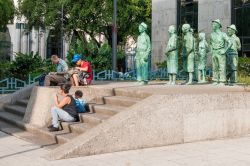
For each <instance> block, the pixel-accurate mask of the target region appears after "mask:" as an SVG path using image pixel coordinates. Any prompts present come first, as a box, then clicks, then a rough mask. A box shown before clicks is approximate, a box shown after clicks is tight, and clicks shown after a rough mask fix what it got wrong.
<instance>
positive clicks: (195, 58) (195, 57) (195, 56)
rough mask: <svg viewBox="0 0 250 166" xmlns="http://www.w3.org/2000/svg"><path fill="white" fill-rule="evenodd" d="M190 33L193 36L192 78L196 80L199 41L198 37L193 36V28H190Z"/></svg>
mask: <svg viewBox="0 0 250 166" xmlns="http://www.w3.org/2000/svg"><path fill="white" fill-rule="evenodd" d="M190 30H191V33H192V35H193V37H194V78H193V80H195V81H198V73H199V70H198V65H199V53H198V52H199V41H198V38H196V37H195V36H194V29H193V28H191V29H190Z"/></svg>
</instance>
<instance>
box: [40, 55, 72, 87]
mask: <svg viewBox="0 0 250 166" xmlns="http://www.w3.org/2000/svg"><path fill="white" fill-rule="evenodd" d="M51 61H52V63H53V64H55V65H56V72H50V73H49V74H48V75H47V76H46V77H45V81H44V86H51V85H59V84H61V83H65V82H67V79H68V74H67V72H68V69H69V68H68V65H67V63H66V62H65V61H64V60H62V59H61V58H59V57H58V55H52V56H51Z"/></svg>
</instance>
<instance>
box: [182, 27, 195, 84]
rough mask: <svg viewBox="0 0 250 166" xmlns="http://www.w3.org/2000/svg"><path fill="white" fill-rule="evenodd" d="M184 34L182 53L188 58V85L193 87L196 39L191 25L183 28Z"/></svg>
mask: <svg viewBox="0 0 250 166" xmlns="http://www.w3.org/2000/svg"><path fill="white" fill-rule="evenodd" d="M182 32H183V34H184V37H183V48H182V51H183V56H186V57H187V72H188V82H187V83H186V84H187V85H191V84H193V77H194V44H195V43H194V37H193V34H192V32H191V27H190V25H189V24H184V25H183V26H182Z"/></svg>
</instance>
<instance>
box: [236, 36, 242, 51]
mask: <svg viewBox="0 0 250 166" xmlns="http://www.w3.org/2000/svg"><path fill="white" fill-rule="evenodd" d="M236 44H237V50H238V51H240V50H241V43H240V39H239V38H238V37H237V39H236Z"/></svg>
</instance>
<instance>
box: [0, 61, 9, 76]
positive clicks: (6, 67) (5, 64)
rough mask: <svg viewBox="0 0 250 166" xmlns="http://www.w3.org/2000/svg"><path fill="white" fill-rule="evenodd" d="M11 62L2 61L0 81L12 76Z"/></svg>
mask: <svg viewBox="0 0 250 166" xmlns="http://www.w3.org/2000/svg"><path fill="white" fill-rule="evenodd" d="M10 64H11V63H10V61H2V62H1V64H0V80H1V79H4V78H7V77H8V76H9V75H10V71H9V68H10Z"/></svg>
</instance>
